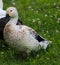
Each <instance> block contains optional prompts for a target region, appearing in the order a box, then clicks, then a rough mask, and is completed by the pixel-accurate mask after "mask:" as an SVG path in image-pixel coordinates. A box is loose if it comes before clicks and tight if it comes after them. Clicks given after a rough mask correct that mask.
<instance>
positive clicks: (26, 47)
mask: <svg viewBox="0 0 60 65" xmlns="http://www.w3.org/2000/svg"><path fill="white" fill-rule="evenodd" d="M6 14H8V15H9V16H10V20H9V21H8V23H7V24H6V25H5V27H4V39H5V41H6V42H7V44H8V45H9V46H10V47H11V48H13V49H14V50H16V51H18V52H26V54H27V55H29V54H30V53H31V51H39V50H40V49H44V50H46V49H47V47H48V45H49V41H47V40H46V39H44V38H43V37H42V36H40V35H39V34H38V33H37V32H36V31H35V30H34V29H32V28H31V27H28V26H26V25H16V24H17V20H18V11H17V9H16V8H15V7H9V8H7V10H6Z"/></svg>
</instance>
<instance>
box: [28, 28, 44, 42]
mask: <svg viewBox="0 0 60 65" xmlns="http://www.w3.org/2000/svg"><path fill="white" fill-rule="evenodd" d="M28 30H29V33H30V35H32V36H33V37H34V38H35V39H36V40H38V41H39V42H41V41H45V39H44V38H43V37H41V36H40V35H39V34H37V32H35V31H34V30H33V29H28Z"/></svg>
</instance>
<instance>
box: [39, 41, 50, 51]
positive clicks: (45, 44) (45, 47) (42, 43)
mask: <svg viewBox="0 0 60 65" xmlns="http://www.w3.org/2000/svg"><path fill="white" fill-rule="evenodd" d="M39 44H40V46H41V48H43V49H44V50H46V49H47V47H48V45H49V44H50V43H49V41H46V40H45V41H42V42H40V43H39Z"/></svg>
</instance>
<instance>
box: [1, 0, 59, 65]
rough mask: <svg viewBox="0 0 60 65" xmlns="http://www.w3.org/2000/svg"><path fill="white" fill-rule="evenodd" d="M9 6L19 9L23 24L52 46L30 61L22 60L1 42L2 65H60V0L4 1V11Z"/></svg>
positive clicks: (29, 59)
mask: <svg viewBox="0 0 60 65" xmlns="http://www.w3.org/2000/svg"><path fill="white" fill-rule="evenodd" d="M13 2H15V3H16V4H15V5H13V4H14V3H13ZM9 6H15V7H16V8H17V9H18V13H19V18H20V19H21V20H22V21H23V24H25V25H27V26H30V27H32V28H33V29H35V30H36V31H37V32H38V33H39V34H40V35H41V36H43V37H44V38H46V39H47V40H50V41H52V44H51V45H49V46H48V48H47V51H46V52H45V51H43V50H41V51H39V52H38V53H37V54H33V56H32V54H31V56H29V58H28V59H21V58H20V57H19V58H18V56H15V55H14V51H13V50H12V49H9V48H8V47H4V46H3V44H4V43H5V42H4V41H0V65H60V19H59V18H60V0H4V9H6V8H7V7H9Z"/></svg>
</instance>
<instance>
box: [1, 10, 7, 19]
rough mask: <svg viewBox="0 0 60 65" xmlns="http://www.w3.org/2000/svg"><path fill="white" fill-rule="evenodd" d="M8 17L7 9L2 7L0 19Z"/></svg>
mask: <svg viewBox="0 0 60 65" xmlns="http://www.w3.org/2000/svg"><path fill="white" fill-rule="evenodd" d="M3 17H6V11H4V10H2V9H0V19H1V18H3Z"/></svg>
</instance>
